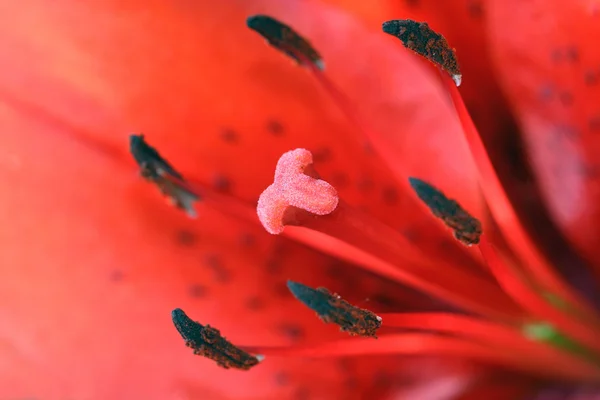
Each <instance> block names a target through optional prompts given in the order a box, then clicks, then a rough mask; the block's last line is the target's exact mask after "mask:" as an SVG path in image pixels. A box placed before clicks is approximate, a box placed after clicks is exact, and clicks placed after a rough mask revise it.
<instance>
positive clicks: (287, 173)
mask: <svg viewBox="0 0 600 400" xmlns="http://www.w3.org/2000/svg"><path fill="white" fill-rule="evenodd" d="M312 163H313V158H312V153H311V152H310V151H308V150H306V149H296V150H291V151H288V152H287V153H285V154H283V155H282V156H281V158H280V159H279V161H278V162H277V168H276V169H275V179H274V182H273V184H271V185H270V186H269V187H268V188H266V189H265V191H264V192H262V194H261V195H260V197H259V199H258V206H257V207H256V212H257V214H258V219H259V220H260V222H261V223H262V224H263V226H264V227H265V229H266V230H267V232H269V233H271V234H273V235H278V234H280V233H281V232H283V229H284V227H285V225H286V222H287V223H288V224H290V223H291V222H290V221H289V217H290V212H292V213H293V212H294V211H295V210H297V209H301V210H304V211H307V212H309V213H311V214H315V215H327V214H330V213H331V212H333V211H334V210H335V209H336V207H337V205H338V201H339V198H338V194H337V191H336V190H335V188H334V187H333V186H331V185H330V184H329V183H327V182H325V181H324V180H321V179H318V177H316V173H314V171H313V170H312V168H311V166H312Z"/></svg>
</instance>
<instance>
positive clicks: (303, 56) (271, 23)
mask: <svg viewBox="0 0 600 400" xmlns="http://www.w3.org/2000/svg"><path fill="white" fill-rule="evenodd" d="M246 25H247V26H248V28H250V29H252V30H253V31H256V32H257V33H259V34H260V35H261V36H263V37H264V38H265V39H267V42H269V44H270V45H271V46H273V47H275V48H276V49H278V50H279V51H281V52H283V53H285V54H287V55H288V56H289V57H291V58H293V59H294V60H295V61H296V62H298V64H301V65H302V64H305V63H306V62H310V63H312V64H313V65H315V66H316V67H317V68H318V69H320V70H323V69H325V64H324V63H323V58H322V57H321V55H320V54H319V53H318V52H317V50H315V48H314V47H313V46H312V45H311V44H310V42H309V41H308V40H306V39H304V38H303V37H302V36H300V34H298V33H297V32H296V31H294V30H293V29H292V28H291V27H289V26H288V25H286V24H284V23H283V22H280V21H278V20H276V19H275V18H273V17H269V16H267V15H254V16H251V17H248V19H247V20H246Z"/></svg>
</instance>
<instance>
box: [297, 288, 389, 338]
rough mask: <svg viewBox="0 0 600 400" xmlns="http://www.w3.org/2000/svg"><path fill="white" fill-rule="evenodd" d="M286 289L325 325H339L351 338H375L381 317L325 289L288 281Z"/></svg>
mask: <svg viewBox="0 0 600 400" xmlns="http://www.w3.org/2000/svg"><path fill="white" fill-rule="evenodd" d="M287 286H288V289H290V292H292V294H293V295H294V297H296V298H297V299H298V300H300V301H301V302H302V303H304V305H306V306H307V307H308V308H310V309H312V310H313V311H315V312H316V313H317V315H318V316H319V317H320V318H321V319H322V320H323V322H325V323H334V324H336V325H339V326H340V328H341V331H342V332H348V333H349V334H350V335H352V336H365V337H374V338H377V336H376V335H375V333H376V332H377V329H379V327H380V326H381V317H379V316H377V315H375V314H374V313H373V312H371V311H369V310H365V309H362V308H359V307H356V306H353V305H352V304H350V303H348V302H347V301H346V300H344V299H342V298H341V297H340V296H339V295H337V294H335V293H333V294H332V293H331V292H330V291H329V290H327V289H326V288H323V287H320V288H317V289H313V288H311V287H309V286H306V285H303V284H301V283H298V282H293V281H288V283H287Z"/></svg>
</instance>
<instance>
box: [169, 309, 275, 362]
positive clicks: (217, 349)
mask: <svg viewBox="0 0 600 400" xmlns="http://www.w3.org/2000/svg"><path fill="white" fill-rule="evenodd" d="M171 319H172V320H173V325H175V328H176V329H177V331H178V332H179V334H180V335H181V337H182V338H183V340H185V345H186V346H187V347H190V348H192V349H193V350H194V354H196V355H200V356H203V357H206V358H209V359H211V360H213V361H215V362H216V363H217V365H219V366H220V367H223V368H225V369H229V368H235V369H241V370H244V371H247V370H249V369H250V368H252V367H254V366H255V365H257V364H258V363H259V362H260V361H261V360H262V359H263V357H262V356H253V355H251V354H249V353H247V352H245V351H244V350H242V349H240V348H238V347H236V346H234V345H233V344H232V343H231V342H229V341H228V340H227V339H225V338H224V337H223V336H221V332H219V330H218V329H215V328H213V327H211V326H210V325H201V324H200V323H198V322H195V321H192V320H191V319H190V318H189V317H188V316H187V315H186V313H185V312H183V310H181V309H180V308H176V309H175V310H173V311H172V312H171Z"/></svg>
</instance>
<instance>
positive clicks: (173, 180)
mask: <svg viewBox="0 0 600 400" xmlns="http://www.w3.org/2000/svg"><path fill="white" fill-rule="evenodd" d="M129 151H130V153H131V155H132V156H133V158H134V159H135V161H136V162H137V164H138V165H139V167H140V173H141V175H142V177H143V178H144V179H146V180H147V181H149V182H152V183H154V184H155V185H156V186H157V187H158V189H159V190H160V191H161V193H162V194H163V195H164V196H166V197H168V198H169V200H170V201H171V202H172V203H173V204H174V205H175V206H176V207H178V208H180V209H182V210H184V211H185V212H186V213H187V214H188V215H189V216H190V217H192V218H195V217H196V211H195V210H194V202H196V201H197V200H198V199H199V197H198V195H197V194H195V193H194V192H192V191H191V190H190V189H188V188H187V187H186V186H185V180H184V178H183V176H182V175H181V174H180V173H179V172H177V170H175V168H173V167H172V166H171V164H170V163H169V162H168V161H167V160H165V159H164V158H162V157H161V155H160V154H159V153H158V151H157V150H156V149H155V148H154V147H152V146H150V145H149V144H148V143H146V141H145V140H144V135H131V136H129Z"/></svg>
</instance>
